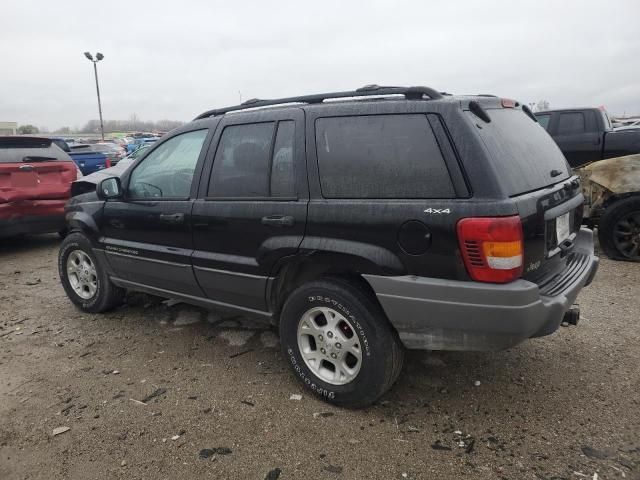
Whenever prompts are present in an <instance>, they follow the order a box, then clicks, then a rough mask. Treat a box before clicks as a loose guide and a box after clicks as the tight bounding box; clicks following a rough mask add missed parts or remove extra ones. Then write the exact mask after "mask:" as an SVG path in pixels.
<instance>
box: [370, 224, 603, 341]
mask: <svg viewBox="0 0 640 480" xmlns="http://www.w3.org/2000/svg"><path fill="white" fill-rule="evenodd" d="M572 255H574V256H575V257H574V260H575V261H572V262H571V263H572V265H574V264H575V265H577V266H574V267H572V268H567V272H566V273H567V274H566V275H559V278H558V279H557V280H556V282H555V284H554V285H556V287H557V288H550V287H549V285H547V286H545V287H543V289H544V291H545V292H549V291H550V292H553V293H552V294H551V295H546V294H544V293H541V290H540V287H539V286H538V285H537V284H535V283H532V282H529V281H527V280H517V281H515V282H512V283H509V284H505V285H493V284H483V283H477V282H460V281H454V280H439V279H431V278H424V277H415V276H402V277H384V276H375V275H365V278H366V279H367V280H368V281H369V283H370V284H371V286H372V287H373V290H374V291H375V292H376V295H377V297H378V299H379V301H380V304H381V305H382V308H383V309H384V311H385V313H386V314H387V317H388V318H389V320H390V321H391V323H392V324H393V325H394V327H395V328H396V330H397V331H398V333H399V335H400V339H401V340H402V342H403V343H404V345H405V346H406V347H407V348H415V349H428V350H502V349H505V348H509V347H511V346H513V345H516V344H518V343H520V342H522V341H523V340H525V339H527V338H531V337H536V336H542V335H548V334H550V333H553V332H555V331H556V330H557V329H558V327H559V326H560V323H561V322H562V318H563V316H564V314H565V312H566V311H567V310H568V309H569V308H570V307H571V305H572V304H573V303H574V302H575V300H576V297H577V296H578V293H579V292H580V290H582V288H583V287H585V286H587V285H588V284H589V283H591V281H592V280H593V277H594V276H595V273H596V271H597V268H598V257H596V256H595V255H594V254H593V232H592V231H591V230H589V229H586V228H583V229H582V230H581V231H580V232H579V234H578V236H577V238H576V241H575V249H574V252H573V253H572Z"/></svg>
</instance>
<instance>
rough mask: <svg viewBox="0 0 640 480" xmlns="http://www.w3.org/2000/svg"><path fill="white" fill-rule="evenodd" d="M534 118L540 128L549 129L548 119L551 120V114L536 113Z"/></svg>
mask: <svg viewBox="0 0 640 480" xmlns="http://www.w3.org/2000/svg"><path fill="white" fill-rule="evenodd" d="M536 118H537V119H538V123H539V124H540V125H541V126H542V128H544V129H545V130H549V120H551V115H536Z"/></svg>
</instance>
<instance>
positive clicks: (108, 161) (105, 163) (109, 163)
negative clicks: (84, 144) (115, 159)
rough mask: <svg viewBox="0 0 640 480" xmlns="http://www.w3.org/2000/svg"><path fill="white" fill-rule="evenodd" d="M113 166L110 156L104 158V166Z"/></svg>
mask: <svg viewBox="0 0 640 480" xmlns="http://www.w3.org/2000/svg"><path fill="white" fill-rule="evenodd" d="M110 167H111V159H109V157H107V158H106V159H105V160H104V168H110Z"/></svg>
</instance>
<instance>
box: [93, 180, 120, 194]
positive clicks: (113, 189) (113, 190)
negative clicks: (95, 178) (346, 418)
mask: <svg viewBox="0 0 640 480" xmlns="http://www.w3.org/2000/svg"><path fill="white" fill-rule="evenodd" d="M96 192H97V193H98V198H99V199H101V200H108V199H110V198H120V197H122V193H123V192H122V184H121V183H120V179H119V178H118V177H109V178H105V179H104V180H102V181H101V182H100V183H98V187H97V189H96Z"/></svg>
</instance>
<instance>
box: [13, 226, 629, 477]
mask: <svg viewBox="0 0 640 480" xmlns="http://www.w3.org/2000/svg"><path fill="white" fill-rule="evenodd" d="M57 245H58V240H57V238H56V237H47V236H45V237H34V238H31V239H28V240H22V241H12V242H6V241H5V242H4V243H0V479H14V478H15V479H35V478H39V479H40V478H41V479H47V480H52V479H63V478H64V479H66V478H72V479H76V478H77V479H92V478H101V479H103V478H126V479H136V478H145V479H146V478H148V479H164V478H182V479H191V478H242V479H245V478H246V479H264V478H270V479H276V478H278V476H279V478H281V479H288V478H296V479H298V478H328V479H350V478H372V479H373V478H376V479H377V478H398V479H402V478H432V479H433V478H463V477H464V478H487V479H489V478H505V479H529V478H531V479H551V478H555V479H560V478H565V479H580V478H589V479H595V478H600V479H603V478H604V479H608V478H627V479H633V478H635V479H640V433H639V432H640V381H639V380H640V347H639V346H638V345H639V344H640V265H634V264H629V263H620V262H611V261H608V260H606V259H604V260H603V261H602V264H601V269H600V272H599V275H598V277H597V278H596V281H595V283H594V284H593V285H592V286H591V287H590V288H588V289H587V290H585V291H584V292H583V293H582V294H581V296H580V298H579V301H580V306H581V309H582V313H583V318H582V321H581V323H580V325H579V326H578V327H569V328H561V329H560V331H559V332H557V333H556V334H554V335H553V336H550V337H546V338H542V339H537V340H533V341H529V342H527V343H525V344H523V345H521V346H519V347H517V348H514V349H512V350H509V351H505V352H499V353H433V354H428V353H426V352H411V353H410V354H409V355H408V358H407V362H406V364H405V368H404V371H403V373H402V375H401V377H400V380H399V382H398V384H396V386H395V387H394V389H393V390H392V391H391V392H390V393H389V394H387V395H386V396H385V397H384V398H383V399H382V401H380V402H379V403H378V404H377V405H375V406H373V407H371V408H368V409H365V410H360V411H350V410H343V409H338V408H334V407H332V406H329V405H327V404H325V403H323V402H321V401H320V400H318V399H316V398H314V397H313V396H311V395H309V394H308V393H307V392H306V391H304V390H303V389H302V387H301V386H300V385H299V384H298V383H297V381H296V380H295V378H294V377H293V375H291V374H290V373H289V370H288V366H287V364H286V363H285V361H284V359H283V357H282V355H281V354H280V351H279V348H278V345H277V337H276V335H275V334H274V332H273V331H272V330H271V329H270V328H269V326H268V325H265V324H263V323H258V322H255V321H250V320H247V319H243V318H239V317H226V318H221V317H220V316H219V315H217V314H215V313H208V312H205V311H201V310H199V309H195V308H192V307H188V306H186V305H182V304H178V305H173V306H167V305H166V304H164V303H161V300H160V299H155V298H152V297H147V296H142V295H131V296H130V297H129V299H128V304H127V305H126V306H123V307H122V308H121V309H119V310H117V311H115V312H112V313H110V314H106V315H87V314H83V313H80V312H79V311H78V310H76V309H75V308H73V307H72V305H71V303H70V302H69V301H67V298H66V297H65V294H64V292H63V290H62V288H61V286H60V284H59V281H58V275H57V271H56V253H57ZM478 382H479V383H478ZM154 393H155V394H156V396H155V397H153V398H149V397H150V396H153V394H154ZM292 394H301V395H302V399H301V400H292V399H290V397H291V395H292ZM145 397H147V398H146V399H145ZM141 400H145V403H146V404H143V403H141V402H140V401H141ZM58 427H68V428H69V430H68V431H66V432H65V433H61V434H58V435H55V436H54V434H53V432H54V429H56V428H58ZM204 449H209V450H208V451H206V450H205V451H204V452H202V451H203V450H204ZM201 452H202V456H207V455H209V456H208V457H207V458H201ZM596 474H597V476H596Z"/></svg>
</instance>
